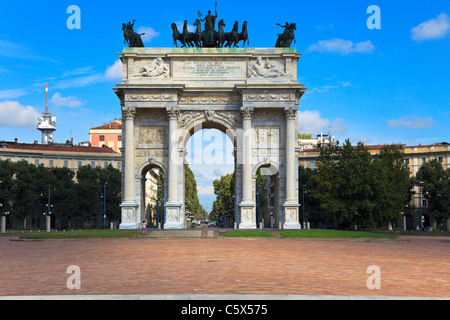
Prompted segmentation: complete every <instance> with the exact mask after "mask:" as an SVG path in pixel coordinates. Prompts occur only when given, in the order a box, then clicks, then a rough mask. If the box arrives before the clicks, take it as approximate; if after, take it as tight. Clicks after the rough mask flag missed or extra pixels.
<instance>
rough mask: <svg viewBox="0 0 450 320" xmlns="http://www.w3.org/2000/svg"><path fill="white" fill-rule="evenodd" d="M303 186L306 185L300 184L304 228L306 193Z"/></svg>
mask: <svg viewBox="0 0 450 320" xmlns="http://www.w3.org/2000/svg"><path fill="white" fill-rule="evenodd" d="M305 188H306V185H302V212H303V228H304V229H306V227H305V193H307V191H306V190H305Z"/></svg>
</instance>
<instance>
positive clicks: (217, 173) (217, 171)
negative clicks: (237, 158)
mask: <svg viewBox="0 0 450 320" xmlns="http://www.w3.org/2000/svg"><path fill="white" fill-rule="evenodd" d="M213 173H214V175H215V176H216V177H222V176H223V173H222V171H221V170H220V169H214V172H213Z"/></svg>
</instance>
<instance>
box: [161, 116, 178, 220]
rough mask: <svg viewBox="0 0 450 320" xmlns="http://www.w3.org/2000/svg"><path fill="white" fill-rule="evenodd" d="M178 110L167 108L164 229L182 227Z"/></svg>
mask: <svg viewBox="0 0 450 320" xmlns="http://www.w3.org/2000/svg"><path fill="white" fill-rule="evenodd" d="M179 116H180V111H179V110H178V109H177V108H170V109H167V118H168V120H169V169H168V170H169V175H168V180H167V181H168V183H169V185H168V192H169V194H168V199H167V202H166V203H165V210H166V222H165V225H164V228H165V229H182V228H183V221H181V215H180V208H181V203H180V201H179V199H178V165H179V162H180V157H179V154H178V140H179V132H178V118H179Z"/></svg>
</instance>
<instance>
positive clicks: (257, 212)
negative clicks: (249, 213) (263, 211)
mask: <svg viewBox="0 0 450 320" xmlns="http://www.w3.org/2000/svg"><path fill="white" fill-rule="evenodd" d="M260 192H261V186H257V188H256V198H257V199H256V201H257V202H258V210H257V211H256V227H257V228H258V226H259V216H260V212H259V211H260V207H259V194H260Z"/></svg>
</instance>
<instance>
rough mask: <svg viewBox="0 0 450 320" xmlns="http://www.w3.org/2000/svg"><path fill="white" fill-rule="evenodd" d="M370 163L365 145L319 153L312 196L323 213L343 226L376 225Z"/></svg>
mask: <svg viewBox="0 0 450 320" xmlns="http://www.w3.org/2000/svg"><path fill="white" fill-rule="evenodd" d="M371 161H372V157H371V155H370V153H369V152H368V151H367V149H366V148H365V146H364V144H362V143H358V144H357V146H356V147H353V146H352V145H351V143H350V141H349V140H347V141H346V142H345V144H344V145H343V146H339V145H338V142H337V143H336V145H332V146H329V147H328V146H327V147H324V148H322V150H321V153H320V159H319V161H318V164H317V167H318V172H317V174H315V175H314V177H313V181H314V183H315V184H316V185H317V187H316V188H315V190H314V192H313V195H314V197H315V198H316V199H317V200H318V201H319V203H320V207H321V209H322V210H323V211H324V213H326V214H327V215H328V217H330V218H332V219H334V220H335V221H337V222H338V223H339V224H341V225H342V226H346V227H349V226H350V225H355V226H356V225H358V226H364V227H370V226H373V225H374V223H375V218H374V202H373V201H372V197H373V194H374V190H373V188H372V186H371V184H372V179H373V172H372V170H371Z"/></svg>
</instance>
